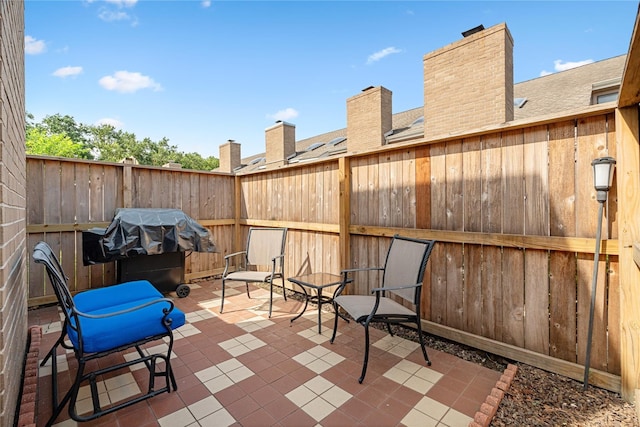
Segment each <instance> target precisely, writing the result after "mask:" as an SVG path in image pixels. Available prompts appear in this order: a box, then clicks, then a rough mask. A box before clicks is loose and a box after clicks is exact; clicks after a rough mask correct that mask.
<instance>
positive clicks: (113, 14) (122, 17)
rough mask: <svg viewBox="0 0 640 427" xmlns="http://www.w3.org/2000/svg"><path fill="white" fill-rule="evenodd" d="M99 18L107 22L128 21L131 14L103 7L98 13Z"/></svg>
mask: <svg viewBox="0 0 640 427" xmlns="http://www.w3.org/2000/svg"><path fill="white" fill-rule="evenodd" d="M98 18H100V19H102V20H103V21H105V22H113V21H128V20H130V19H131V17H130V16H129V14H128V13H126V12H122V11H113V10H107V9H102V10H101V11H100V13H98Z"/></svg>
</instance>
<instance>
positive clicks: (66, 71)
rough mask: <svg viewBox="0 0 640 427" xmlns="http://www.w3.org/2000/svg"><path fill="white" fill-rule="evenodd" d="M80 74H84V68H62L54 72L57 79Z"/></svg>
mask: <svg viewBox="0 0 640 427" xmlns="http://www.w3.org/2000/svg"><path fill="white" fill-rule="evenodd" d="M78 74H82V67H62V68H58V69H57V70H55V71H54V72H53V75H54V76H56V77H62V78H63V79H64V78H65V77H75V76H77V75H78Z"/></svg>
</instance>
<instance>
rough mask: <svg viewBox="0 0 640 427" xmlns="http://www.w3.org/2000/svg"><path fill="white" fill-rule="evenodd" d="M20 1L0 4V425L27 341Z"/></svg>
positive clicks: (9, 420) (13, 395) (7, 421)
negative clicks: (0, 266)
mask: <svg viewBox="0 0 640 427" xmlns="http://www.w3.org/2000/svg"><path fill="white" fill-rule="evenodd" d="M24 35H25V34H24V2H22V1H3V2H0V55H1V57H0V177H1V178H0V202H1V204H0V262H1V265H2V268H1V270H0V301H2V305H1V306H0V425H3V426H10V425H13V422H14V417H15V411H16V406H17V403H18V395H19V393H20V389H21V387H22V382H21V379H22V378H21V375H20V374H21V372H22V364H23V361H24V357H25V351H26V345H27V333H28V330H27V285H26V259H27V258H26V251H27V247H26V233H25V226H26V210H25V206H26V204H25V197H26V191H25V186H26V180H25V173H26V157H25V145H24V127H25V101H24V96H25V95H24V94H25V88H24Z"/></svg>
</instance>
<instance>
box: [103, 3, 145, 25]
mask: <svg viewBox="0 0 640 427" xmlns="http://www.w3.org/2000/svg"><path fill="white" fill-rule="evenodd" d="M104 1H105V3H107V4H108V5H109V6H106V7H100V10H99V12H98V18H100V19H102V20H103V21H105V22H115V21H131V25H132V26H134V27H135V26H137V25H138V19H137V18H135V17H132V16H131V15H129V14H128V13H127V12H124V11H123V10H122V9H127V8H128V9H131V8H133V7H134V6H135V5H136V3H138V0H104ZM114 7H115V9H116V10H114Z"/></svg>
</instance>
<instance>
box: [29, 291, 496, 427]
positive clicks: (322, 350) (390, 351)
mask: <svg viewBox="0 0 640 427" xmlns="http://www.w3.org/2000/svg"><path fill="white" fill-rule="evenodd" d="M232 285H238V286H237V287H228V289H227V293H226V295H227V296H226V298H225V312H224V314H220V313H219V305H220V293H221V283H220V281H219V280H213V281H202V282H200V283H197V284H190V287H191V293H190V295H189V296H188V297H186V298H175V295H174V301H175V303H176V305H177V306H178V307H179V308H180V309H182V310H183V311H184V312H185V313H186V314H187V324H185V325H184V326H182V327H181V328H179V329H177V330H176V331H175V344H174V353H175V357H173V358H172V367H173V370H174V372H175V376H176V379H177V382H178V390H177V391H176V392H172V393H164V394H161V395H159V396H156V397H154V398H152V399H149V400H146V401H144V402H141V403H138V404H136V405H133V406H131V407H129V408H125V409H123V410H120V411H118V412H115V413H113V414H109V415H107V416H104V417H102V418H98V419H97V420H94V421H91V422H87V423H82V425H86V426H94V425H95V426H98V425H105V426H106V425H108V426H122V427H125V426H126V427H129V426H133V425H136V426H139V427H144V426H158V425H159V426H167V427H182V426H216V427H219V426H229V425H233V426H296V427H299V426H320V425H321V426H325V427H327V426H421V427H425V426H450V427H458V426H468V425H470V424H471V423H473V421H474V417H475V418H476V420H477V421H478V417H477V415H480V414H479V411H480V410H481V406H483V403H485V402H489V401H491V400H492V399H491V397H492V396H491V394H492V392H493V393H494V394H495V392H496V390H495V388H496V385H497V384H498V383H499V382H500V378H501V375H502V373H501V372H497V371H494V370H491V369H488V368H484V367H481V366H479V365H476V364H474V363H471V362H467V361H464V360H462V359H459V358H457V357H455V356H452V355H450V354H447V353H444V352H440V351H437V350H434V349H428V352H429V356H430V358H431V360H432V362H433V364H432V366H431V367H426V366H425V363H424V359H423V357H422V353H421V351H420V349H419V346H418V344H417V343H415V342H413V341H410V340H407V339H404V338H400V337H398V336H394V337H390V336H389V335H388V334H387V333H386V331H383V330H378V329H375V328H374V329H372V330H371V335H372V336H371V343H372V347H371V354H370V360H369V368H368V373H367V377H366V378H365V381H364V383H363V384H358V377H359V375H360V371H361V368H362V357H363V354H364V348H363V347H364V330H363V328H362V327H361V326H360V325H358V324H354V322H350V323H349V324H347V323H346V322H344V321H342V320H340V325H339V328H338V337H337V338H336V341H335V343H334V344H330V343H329V338H330V336H331V331H332V327H333V317H334V316H333V313H329V312H327V313H323V319H322V320H323V328H322V334H319V333H318V327H317V311H316V309H315V307H312V306H311V305H310V306H309V308H308V309H307V312H306V313H305V314H304V315H303V316H302V317H301V318H299V319H297V320H296V321H295V322H293V323H291V322H290V319H291V318H292V317H294V316H295V315H296V314H297V313H299V311H300V310H301V309H302V306H303V303H301V302H300V301H299V300H298V299H296V298H289V299H288V301H286V302H285V301H284V300H283V299H282V296H281V295H279V294H276V295H274V308H273V316H272V317H271V318H270V319H269V318H268V305H269V294H268V292H267V291H266V290H264V289H262V288H254V289H253V290H252V292H251V297H252V298H251V299H248V298H247V296H246V293H245V291H244V283H237V282H232ZM29 325H30V326H34V325H38V326H40V327H41V328H42V338H41V345H40V360H41V359H42V358H43V357H44V355H45V354H46V352H47V351H48V350H49V348H50V347H51V346H52V345H53V343H54V341H55V340H56V339H57V338H58V336H59V333H60V327H61V322H60V314H59V313H58V308H57V306H52V307H45V308H39V309H36V310H32V311H30V312H29ZM156 345H157V343H156ZM113 357H117V358H123V357H126V354H116V355H114V356H113ZM58 360H59V362H58V369H59V372H58V378H59V384H60V385H59V387H60V388H61V391H62V392H64V391H66V390H67V388H68V387H69V386H70V384H71V382H72V373H74V372H75V366H74V365H75V359H74V357H73V355H72V354H69V355H64V354H60V353H59V355H58ZM134 368H135V367H134ZM146 382H147V378H146V374H142V372H141V371H140V370H129V369H127V370H126V371H123V372H121V373H120V375H117V376H114V377H113V378H108V379H106V378H105V381H104V388H103V390H104V393H103V394H102V396H101V398H104V402H105V404H106V403H107V402H117V401H119V400H120V399H124V398H126V397H129V396H131V395H133V394H137V393H139V390H140V389H141V388H143V389H144V388H145V387H146ZM81 393H82V392H81ZM488 396H489V397H488ZM89 400H90V399H85V401H83V402H80V401H79V403H78V411H79V412H82V409H81V408H82V405H83V404H85V405H86V404H88V405H90V402H89ZM493 401H495V398H494V399H493ZM498 403H499V399H498ZM51 406H52V404H51V367H50V362H49V365H48V366H44V367H41V368H40V369H39V379H38V395H37V416H36V418H37V425H38V426H43V425H44V424H45V423H46V421H47V419H48V418H49V416H50V414H51ZM484 406H485V408H483V409H485V411H486V406H487V405H486V404H485V405H484ZM489 406H490V405H489ZM494 410H495V406H494ZM480 418H482V417H480ZM484 420H485V421H484V422H482V421H480V425H483V424H484V425H486V424H488V422H489V421H490V417H489V418H488V419H487V417H486V416H485V417H484ZM54 425H58V426H73V425H76V423H75V422H74V421H72V420H69V415H68V411H67V409H66V408H65V409H64V411H63V413H62V414H61V415H60V416H59V417H58V419H57V420H56V424H54Z"/></svg>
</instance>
